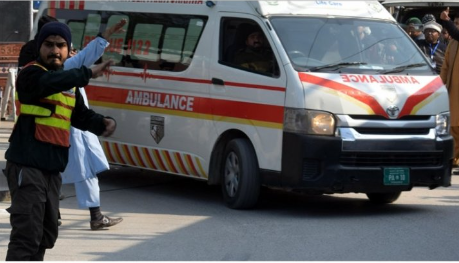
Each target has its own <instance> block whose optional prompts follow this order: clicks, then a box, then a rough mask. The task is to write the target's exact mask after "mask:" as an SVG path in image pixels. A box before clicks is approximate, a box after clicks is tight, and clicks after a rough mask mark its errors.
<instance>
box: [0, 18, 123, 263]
mask: <svg viewBox="0 0 459 263" xmlns="http://www.w3.org/2000/svg"><path fill="white" fill-rule="evenodd" d="M70 44H71V34H70V29H69V28H68V26H67V25H65V24H63V23H60V22H50V23H47V24H46V25H44V26H43V28H42V29H41V31H40V33H39V35H38V39H37V48H38V49H39V57H38V59H37V61H34V62H31V63H29V64H28V65H27V66H26V67H24V68H23V69H22V70H21V72H20V73H19V75H18V78H17V83H16V89H17V93H18V99H19V102H20V103H21V106H20V107H21V109H20V115H19V117H18V120H17V122H16V124H15V126H14V129H13V132H12V134H11V137H10V139H9V143H10V145H9V148H8V150H7V151H6V153H5V159H6V160H7V163H6V169H5V174H6V177H7V180H8V187H9V189H10V192H11V206H10V207H9V208H8V209H7V211H8V212H9V213H10V223H11V226H12V230H11V234H10V242H9V244H8V252H7V255H6V260H14V261H28V260H43V259H44V254H45V251H46V249H50V248H52V247H53V246H54V243H55V242H56V239H57V235H58V222H57V220H58V208H59V190H60V187H61V177H60V172H63V171H64V169H65V167H66V165H67V162H68V151H69V134H70V132H69V131H70V126H74V127H77V128H78V129H81V130H88V131H90V132H92V133H94V134H96V135H102V136H110V135H111V134H112V133H113V132H114V131H115V128H116V122H115V121H114V120H113V119H112V118H110V117H104V116H102V115H100V114H97V113H95V112H94V111H92V110H90V109H88V108H87V107H86V106H85V104H84V101H83V99H82V97H81V94H80V93H79V91H78V89H75V87H83V86H86V85H87V84H88V82H89V80H90V79H91V78H97V77H99V76H101V75H102V74H103V71H104V70H105V69H106V68H107V67H108V66H109V65H110V61H106V62H103V63H101V64H99V65H97V66H95V67H93V68H91V69H89V68H87V67H85V66H83V67H81V68H79V69H71V70H66V71H64V70H63V65H64V62H65V60H66V59H67V57H68V55H69V48H70Z"/></svg>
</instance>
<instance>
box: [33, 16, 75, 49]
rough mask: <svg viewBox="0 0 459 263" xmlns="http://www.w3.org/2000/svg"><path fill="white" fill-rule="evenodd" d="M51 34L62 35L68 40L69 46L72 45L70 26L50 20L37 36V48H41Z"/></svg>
mask: <svg viewBox="0 0 459 263" xmlns="http://www.w3.org/2000/svg"><path fill="white" fill-rule="evenodd" d="M49 36H61V37H62V38H63V39H65V42H67V46H68V47H69V50H70V46H71V45H72V33H70V28H69V27H68V26H67V25H66V24H64V23H61V22H49V23H46V24H45V25H44V26H43V27H42V28H41V30H40V33H38V38H37V49H38V50H40V47H41V44H43V41H45V39H46V38H47V37H49Z"/></svg>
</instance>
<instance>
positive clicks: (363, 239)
mask: <svg viewBox="0 0 459 263" xmlns="http://www.w3.org/2000/svg"><path fill="white" fill-rule="evenodd" d="M0 128H1V127H0ZM0 154H1V156H0V158H3V152H0ZM0 163H1V165H2V167H3V166H4V163H2V162H0ZM99 179H100V187H101V196H102V210H103V212H104V213H106V214H107V215H109V216H122V217H123V218H124V221H123V222H122V223H121V224H120V225H117V226H114V227H112V228H110V229H108V230H102V231H91V230H90V228H89V212H88V211H87V210H82V209H78V207H77V204H76V198H75V196H74V195H75V193H74V189H73V186H72V185H64V187H63V192H64V194H65V195H66V196H67V198H66V199H64V200H62V201H61V214H62V217H63V225H62V226H61V227H60V233H59V238H58V241H57V243H56V246H55V248H54V249H52V250H49V251H48V252H47V254H46V256H45V260H48V261H76V260H78V261H86V260H90V261H118V260H123V261H138V260H142V261H144V260H147V261H152V260H155V261H156V260H161V261H170V260H173V261H191V260H193V261H194V260H199V261H208V260H212V261H217V260H218V261H241V260H250V261H258V260H263V261H268V260H279V261H286V260H302V261H316V260H320V261H335V260H339V261H348V260H352V261H360V260H364V261H401V260H404V261H405V260H414V261H426V260H427V261H443V260H448V261H450V260H454V261H457V260H459V250H458V247H459V238H458V234H459V228H458V224H459V176H454V178H453V186H452V187H448V188H439V189H435V190H428V189H425V188H418V189H415V190H413V191H411V192H405V193H403V194H402V196H401V197H400V199H399V200H398V201H397V202H396V203H395V204H392V205H386V206H374V205H372V204H371V203H370V202H369V201H368V200H367V198H366V196H365V195H363V194H345V195H332V196H329V195H324V196H307V195H301V194H295V193H286V192H281V191H274V190H264V191H263V192H262V196H261V198H262V199H261V202H260V204H259V205H258V206H257V207H256V208H255V209H253V210H245V211H239V210H231V209H229V208H227V207H226V206H225V205H224V203H223V201H222V197H221V194H220V189H219V188H218V187H210V186H207V184H206V183H205V182H201V181H195V180H190V179H185V178H179V177H175V176H170V175H164V174H157V173H153V172H147V171H141V170H138V169H134V168H123V167H116V166H114V167H112V170H111V171H109V172H106V173H104V174H102V175H101V176H100V177H99ZM8 206H9V202H7V201H4V202H0V260H3V259H4V258H5V254H6V250H7V244H8V238H9V232H10V225H9V215H8V214H7V213H6V212H5V211H4V209H5V208H7V207H8Z"/></svg>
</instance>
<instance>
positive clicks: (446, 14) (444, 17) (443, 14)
mask: <svg viewBox="0 0 459 263" xmlns="http://www.w3.org/2000/svg"><path fill="white" fill-rule="evenodd" d="M440 19H441V20H445V21H448V20H449V6H448V7H447V8H446V10H445V11H443V12H441V14H440Z"/></svg>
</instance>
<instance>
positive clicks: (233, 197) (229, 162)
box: [222, 139, 261, 209]
mask: <svg viewBox="0 0 459 263" xmlns="http://www.w3.org/2000/svg"><path fill="white" fill-rule="evenodd" d="M223 162H224V163H223V171H222V172H223V174H222V176H223V178H222V179H223V180H222V192H223V198H224V200H225V202H226V204H227V205H228V206H229V207H230V208H233V209H244V208H251V207H253V206H255V205H256V203H257V201H258V197H259V195H260V187H261V182H260V173H259V168H258V161H257V158H256V155H255V151H254V149H253V147H252V145H251V144H250V143H249V141H248V140H247V139H234V140H231V141H230V142H229V143H228V145H227V146H226V149H225V153H224V155H223Z"/></svg>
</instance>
